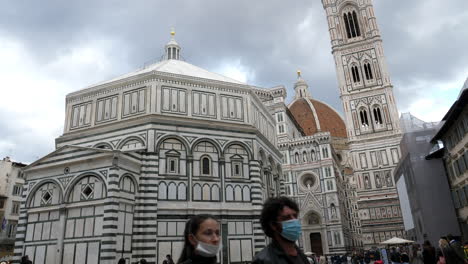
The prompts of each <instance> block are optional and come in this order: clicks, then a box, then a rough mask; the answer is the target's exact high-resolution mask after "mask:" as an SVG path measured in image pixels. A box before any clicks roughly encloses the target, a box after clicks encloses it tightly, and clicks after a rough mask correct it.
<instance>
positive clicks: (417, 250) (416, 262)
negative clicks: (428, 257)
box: [411, 245, 424, 264]
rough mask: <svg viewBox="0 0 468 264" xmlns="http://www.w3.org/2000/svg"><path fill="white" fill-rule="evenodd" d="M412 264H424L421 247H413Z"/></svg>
mask: <svg viewBox="0 0 468 264" xmlns="http://www.w3.org/2000/svg"><path fill="white" fill-rule="evenodd" d="M412 251H413V254H412V255H413V258H412V259H411V264H424V261H423V255H422V250H421V247H420V246H419V245H413V250H412Z"/></svg>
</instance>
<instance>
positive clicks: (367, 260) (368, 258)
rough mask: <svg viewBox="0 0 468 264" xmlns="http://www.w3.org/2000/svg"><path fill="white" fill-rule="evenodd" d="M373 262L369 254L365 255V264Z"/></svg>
mask: <svg viewBox="0 0 468 264" xmlns="http://www.w3.org/2000/svg"><path fill="white" fill-rule="evenodd" d="M370 262H371V258H370V254H369V252H366V254H365V255H364V263H366V264H369V263H370Z"/></svg>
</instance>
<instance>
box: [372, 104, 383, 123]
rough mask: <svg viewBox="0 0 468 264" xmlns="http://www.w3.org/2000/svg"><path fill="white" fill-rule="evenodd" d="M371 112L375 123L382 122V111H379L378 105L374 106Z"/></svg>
mask: <svg viewBox="0 0 468 264" xmlns="http://www.w3.org/2000/svg"><path fill="white" fill-rule="evenodd" d="M373 113H374V121H375V123H376V124H379V125H381V124H383V121H382V112H381V111H380V107H375V108H374V110H373Z"/></svg>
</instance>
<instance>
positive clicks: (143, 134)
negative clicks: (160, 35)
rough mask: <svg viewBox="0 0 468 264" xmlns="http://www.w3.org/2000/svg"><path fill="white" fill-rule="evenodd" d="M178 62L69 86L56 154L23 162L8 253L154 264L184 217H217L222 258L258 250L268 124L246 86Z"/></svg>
mask: <svg viewBox="0 0 468 264" xmlns="http://www.w3.org/2000/svg"><path fill="white" fill-rule="evenodd" d="M179 58H180V47H179V45H178V44H177V42H176V41H175V40H174V38H172V39H171V41H170V42H169V43H168V44H167V45H166V56H165V59H164V60H162V61H160V62H158V63H155V64H153V65H150V66H148V67H146V68H144V69H140V70H138V71H136V72H133V73H130V74H126V75H124V76H121V77H119V78H116V79H114V80H110V81H107V82H104V83H101V84H98V85H94V86H92V87H89V88H86V89H83V90H80V91H77V92H74V93H71V94H69V95H67V98H66V119H65V127H64V133H63V135H62V136H60V137H59V138H57V139H56V146H57V149H56V150H55V151H54V152H52V153H50V154H49V155H47V156H45V157H43V158H41V159H39V160H37V161H36V162H34V163H32V164H31V165H29V166H28V167H27V168H26V169H25V175H26V179H27V182H26V185H25V188H24V191H23V197H24V200H23V202H22V206H21V212H20V222H19V225H18V234H17V243H16V245H15V255H16V256H17V257H18V258H19V257H20V256H21V255H25V254H26V255H29V256H30V258H31V259H32V260H33V262H34V263H48V264H49V263H88V264H92V263H116V262H117V261H118V260H119V259H120V258H124V259H126V261H127V263H136V262H137V261H139V260H140V259H142V258H145V259H146V260H147V261H148V263H162V261H163V259H164V258H165V256H166V254H171V255H173V256H174V257H175V258H177V257H178V256H179V254H180V252H181V249H182V244H183V231H184V227H185V222H186V221H187V219H188V218H189V217H190V216H192V215H194V214H200V213H210V214H213V215H215V216H216V217H217V218H218V219H219V220H220V222H221V233H222V243H223V245H224V247H223V251H222V252H221V254H220V256H219V257H220V261H221V262H222V263H241V262H242V263H244V262H249V261H251V260H252V256H253V255H254V254H255V252H257V251H259V250H261V249H262V248H264V246H265V236H264V234H263V231H262V229H261V226H260V223H259V214H260V212H261V205H262V203H263V201H264V199H265V198H266V197H270V196H278V195H280V194H284V188H282V185H281V181H282V179H283V178H282V177H283V175H282V172H281V166H280V165H281V153H280V152H279V151H278V150H277V148H276V143H277V138H276V134H275V121H274V119H273V117H272V116H271V115H270V114H269V112H268V110H267V109H266V107H265V105H263V103H262V102H261V100H259V98H258V96H256V95H255V93H254V92H253V89H251V87H250V86H248V85H246V84H243V83H240V82H238V81H235V80H232V79H229V78H227V77H224V76H221V75H218V74H215V73H211V72H208V71H206V70H204V69H201V68H198V67H196V66H194V65H191V64H189V63H187V62H185V61H182V60H180V59H179Z"/></svg>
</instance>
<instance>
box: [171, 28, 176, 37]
mask: <svg viewBox="0 0 468 264" xmlns="http://www.w3.org/2000/svg"><path fill="white" fill-rule="evenodd" d="M171 36H172V37H174V36H175V30H174V28H173V27H172V28H171Z"/></svg>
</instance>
